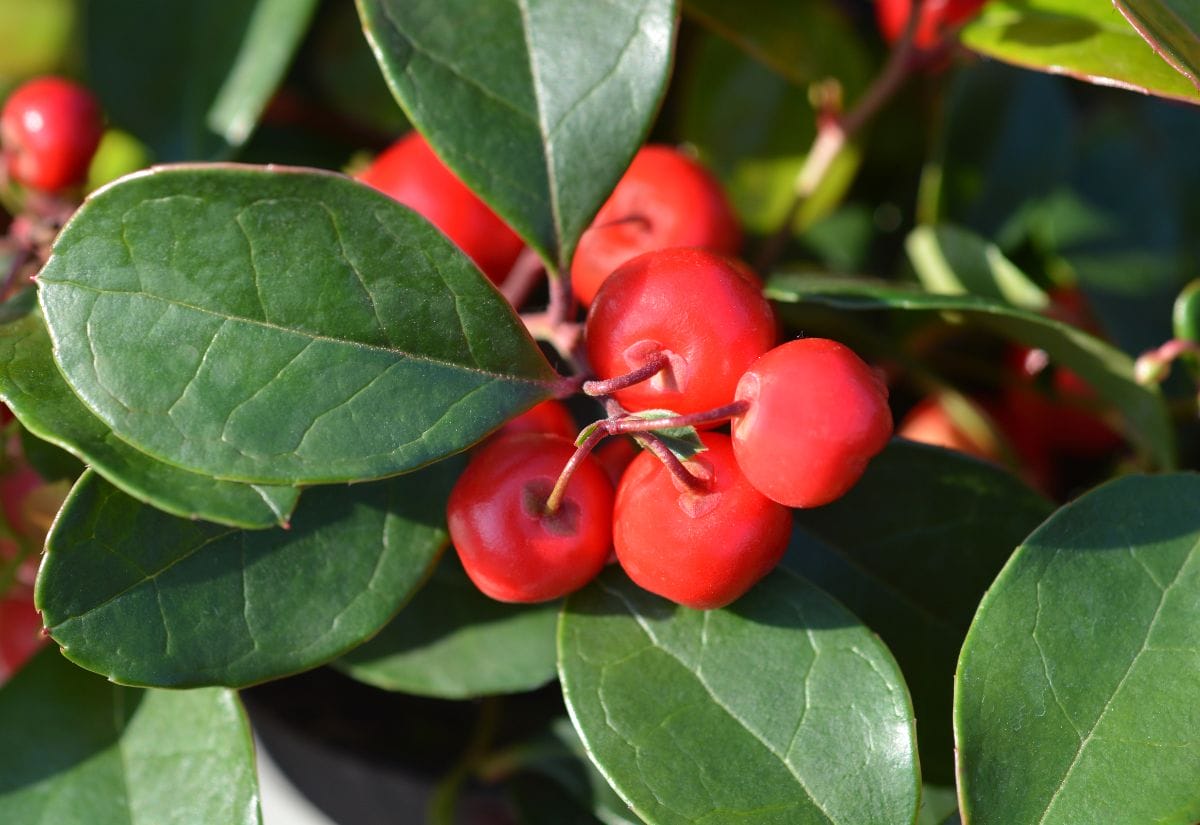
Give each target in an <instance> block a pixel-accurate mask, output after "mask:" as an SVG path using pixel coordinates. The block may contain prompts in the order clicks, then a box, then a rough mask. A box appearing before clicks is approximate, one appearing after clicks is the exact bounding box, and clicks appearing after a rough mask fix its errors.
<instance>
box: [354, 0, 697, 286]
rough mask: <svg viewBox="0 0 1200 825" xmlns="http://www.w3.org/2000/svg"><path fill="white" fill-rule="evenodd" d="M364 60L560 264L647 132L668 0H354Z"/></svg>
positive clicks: (667, 38)
mask: <svg viewBox="0 0 1200 825" xmlns="http://www.w3.org/2000/svg"><path fill="white" fill-rule="evenodd" d="M358 7H359V12H360V14H361V15H362V19H363V26H364V28H365V29H366V31H367V37H368V38H369V39H370V41H371V45H372V47H373V48H374V49H375V56H376V57H377V58H378V60H379V63H380V65H381V66H382V67H383V73H384V76H385V77H386V78H387V80H388V83H389V84H390V85H391V87H392V91H393V92H394V93H395V95H396V98H397V99H398V100H399V101H400V105H401V106H403V107H404V110H405V112H406V113H407V114H408V117H409V119H410V120H411V121H412V122H413V123H414V124H415V125H416V126H417V128H418V129H420V130H421V132H422V133H423V134H424V135H425V136H426V137H428V138H429V141H430V143H432V144H433V146H434V147H436V149H437V152H438V154H439V155H440V156H441V158H442V160H444V161H445V162H446V164H447V165H448V166H449V167H450V168H451V169H453V170H454V171H455V172H457V173H458V175H459V176H460V177H461V178H462V179H463V180H464V181H466V183H467V184H468V185H469V186H470V187H471V188H472V189H474V190H475V191H477V192H478V193H479V194H480V196H481V197H482V198H483V199H484V200H485V201H487V203H488V204H489V205H490V206H491V207H492V208H493V209H495V210H496V212H497V213H499V214H500V216H501V217H503V218H504V219H505V220H506V221H508V223H510V224H511V225H512V226H513V228H514V229H516V231H517V233H518V234H519V235H520V236H521V237H522V238H524V239H525V241H526V242H527V243H529V245H530V246H532V247H534V248H535V249H537V250H538V252H539V253H540V254H541V255H542V257H543V258H544V259H545V260H547V261H548V262H550V263H551V264H552V265H557V266H558V267H559V268H560V269H561V268H563V267H566V266H567V265H569V263H570V261H571V257H572V255H573V253H574V250H575V244H576V243H577V241H578V240H579V236H580V235H581V234H582V233H583V231H584V229H586V228H587V225H588V223H589V222H590V221H591V219H592V216H593V215H595V214H596V211H597V210H598V209H599V208H600V205H601V204H602V203H603V202H604V200H605V199H606V198H607V197H608V194H609V192H611V191H612V188H613V186H614V185H615V184H616V182H617V179H618V178H620V176H621V173H622V172H624V171H625V168H626V167H627V166H628V165H629V161H630V160H631V159H632V158H633V154H634V152H635V151H636V149H637V147H638V146H639V144H641V142H642V141H643V140H644V139H645V137H646V134H647V132H649V130H650V125H651V122H652V120H653V119H654V115H655V114H656V113H657V110H658V105H659V101H660V99H661V97H662V95H663V92H664V90H665V88H666V83H667V76H668V74H669V71H670V66H671V57H672V52H673V49H674V29H675V18H676V3H675V2H674V0H622V2H618V3H597V2H593V0H519V2H516V3H513V2H511V0H424V2H412V0H359V2H358Z"/></svg>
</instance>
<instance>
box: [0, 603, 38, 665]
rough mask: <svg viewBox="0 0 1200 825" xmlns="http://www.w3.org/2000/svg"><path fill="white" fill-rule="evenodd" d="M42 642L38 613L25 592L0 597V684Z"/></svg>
mask: <svg viewBox="0 0 1200 825" xmlns="http://www.w3.org/2000/svg"><path fill="white" fill-rule="evenodd" d="M45 643H46V637H45V636H43V635H42V617H41V615H40V614H39V613H38V612H37V610H36V609H35V608H34V606H33V597H32V596H30V595H28V594H21V595H12V594H10V595H9V596H6V597H4V598H0V684H2V683H3V682H5V681H7V679H8V678H9V677H10V676H12V674H13V673H15V672H16V671H17V670H19V669H20V668H21V666H22V665H23V664H25V662H26V661H28V660H29V658H30V657H31V656H33V654H35V653H37V651H38V648H40V647H41V646H42V645H43V644H45Z"/></svg>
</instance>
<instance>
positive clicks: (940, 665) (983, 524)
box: [784, 439, 1051, 784]
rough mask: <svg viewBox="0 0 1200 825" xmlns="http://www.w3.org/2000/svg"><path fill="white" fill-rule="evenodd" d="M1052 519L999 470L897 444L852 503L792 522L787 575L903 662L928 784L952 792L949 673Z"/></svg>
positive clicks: (878, 460) (847, 499) (848, 499)
mask: <svg viewBox="0 0 1200 825" xmlns="http://www.w3.org/2000/svg"><path fill="white" fill-rule="evenodd" d="M1050 511H1051V507H1050V505H1049V503H1048V502H1046V501H1045V500H1044V499H1042V498H1041V497H1039V496H1037V495H1036V494H1034V493H1033V492H1032V491H1031V490H1029V488H1027V487H1026V486H1025V485H1024V484H1022V483H1021V482H1020V481H1018V480H1017V479H1016V478H1015V477H1014V476H1013V475H1011V474H1010V473H1008V472H1005V471H1004V470H1001V469H1000V468H999V467H996V466H994V465H992V464H988V463H986V462H982V461H977V460H975V459H973V458H968V457H967V456H964V455H962V454H961V453H956V452H952V451H950V450H943V449H940V448H938V447H929V446H926V445H924V444H915V443H912V442H908V441H903V440H899V439H897V440H895V441H893V442H892V443H891V444H889V445H888V447H887V448H886V449H885V450H884V451H883V452H882V453H880V454H879V455H878V456H876V457H875V458H874V459H873V460H872V461H871V463H870V465H868V467H867V472H866V474H865V475H864V476H863V478H862V480H861V481H859V483H858V484H857V485H856V486H855V487H854V488H853V489H851V490H850V492H849V493H847V494H846V495H845V496H843V497H842V498H840V499H838V500H837V501H835V502H834V503H832V504H830V505H828V506H825V507H818V508H816V509H813V510H797V511H796V512H795V531H794V533H793V535H792V544H791V547H790V548H789V551H788V555H787V557H786V558H785V560H784V564H786V565H787V566H788V567H790V568H791V569H793V570H795V571H796V572H798V573H801V574H802V575H804V576H805V577H807V578H808V579H809V580H811V581H812V582H813V583H814V584H816V585H818V586H820V587H822V588H823V589H825V590H826V591H827V592H829V593H830V594H831V595H833V596H835V597H836V598H837V599H839V600H840V601H841V602H842V603H843V604H845V605H846V606H847V607H849V608H850V609H851V610H853V611H854V614H855V615H856V616H858V617H859V618H860V619H862V620H863V621H864V622H865V623H866V624H867V625H868V626H869V627H871V628H872V629H873V630H875V631H876V632H877V633H879V634H880V636H881V637H882V638H883V641H884V642H885V643H886V644H887V646H888V649H889V650H891V651H892V653H893V654H894V655H895V656H896V660H897V662H899V664H900V669H901V670H902V671H903V672H904V677H905V679H906V681H907V682H908V686H909V690H910V691H911V692H912V698H913V708H914V709H915V711H916V715H917V719H918V721H919V723H920V724H919V725H918V728H917V732H918V734H919V742H920V746H921V772H922V775H923V776H924V777H925V779H926V780H928V781H932V782H942V783H945V784H952V783H953V782H954V754H953V734H952V732H951V726H950V717H951V710H952V707H953V689H954V668H955V665H956V663H957V661H958V651H959V648H961V647H962V640H963V637H964V636H966V634H967V627H968V626H969V625H970V623H971V617H972V616H974V614H975V608H976V607H977V606H978V604H979V599H980V598H981V597H982V596H983V593H984V591H985V590H987V587H988V585H989V584H991V582H992V579H994V578H995V576H996V573H998V572H999V571H1000V568H1001V567H1003V566H1004V562H1005V561H1007V560H1008V557H1009V555H1010V554H1011V553H1012V551H1013V548H1015V547H1016V546H1017V545H1018V544H1019V543H1020V542H1021V540H1022V539H1023V538H1025V536H1027V535H1028V534H1029V531H1031V530H1032V529H1033V528H1034V527H1036V526H1037V525H1038V524H1040V523H1041V522H1042V521H1043V520H1044V519H1045V518H1046V516H1048V515H1049V514H1050Z"/></svg>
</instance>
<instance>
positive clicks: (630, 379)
mask: <svg viewBox="0 0 1200 825" xmlns="http://www.w3.org/2000/svg"><path fill="white" fill-rule="evenodd" d="M668 363H670V359H669V358H668V357H667V354H666V353H665V352H663V351H662V350H659V351H658V352H655V353H654V354H653V355H651V356H650V357H649V358H648V359H647V360H646V363H644V364H642V365H641V366H640V367H638V368H637V369H635V370H632V371H630V372H627V373H625V374H624V375H618V376H616V377H615V378H606V379H604V380H603V381H584V382H583V391H584V392H585V393H587V394H588V395H591V396H598V395H612V394H613V393H614V392H616V391H617V390H623V389H625V388H626V387H632V386H633V385H634V384H640V383H642V382H643V381H646V380H649V379H651V378H653V377H654V376H655V375H657V374H658V373H660V372H662V370H663V368H664V367H666V366H667V364H668Z"/></svg>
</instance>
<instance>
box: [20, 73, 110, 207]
mask: <svg viewBox="0 0 1200 825" xmlns="http://www.w3.org/2000/svg"><path fill="white" fill-rule="evenodd" d="M103 130H104V122H103V117H102V115H101V112H100V106H99V104H98V103H97V102H96V99H95V98H94V97H93V96H92V94H91V92H89V91H88V90H87V89H84V88H83V87H82V86H78V85H76V84H75V83H72V82H71V81H69V80H64V79H62V78H61V77H39V78H35V79H34V80H30V81H29V82H27V83H25V84H24V85H22V86H21V87H20V88H18V89H17V90H16V91H15V92H13V93H12V94H11V95H10V96H9V98H8V100H7V102H5V104H4V110H3V112H0V145H2V146H3V151H4V163H5V165H6V166H7V168H8V174H9V175H10V176H11V177H12V179H13V180H15V181H17V182H18V183H21V184H23V185H25V186H29V187H32V188H34V189H41V190H43V191H45V192H58V191H60V190H62V189H66V188H67V187H69V186H75V185H76V184H80V183H83V181H84V180H85V179H86V178H87V170H88V164H90V163H91V162H92V155H94V154H95V153H96V147H97V146H98V145H99V144H100V135H101V133H102V132H103Z"/></svg>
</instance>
